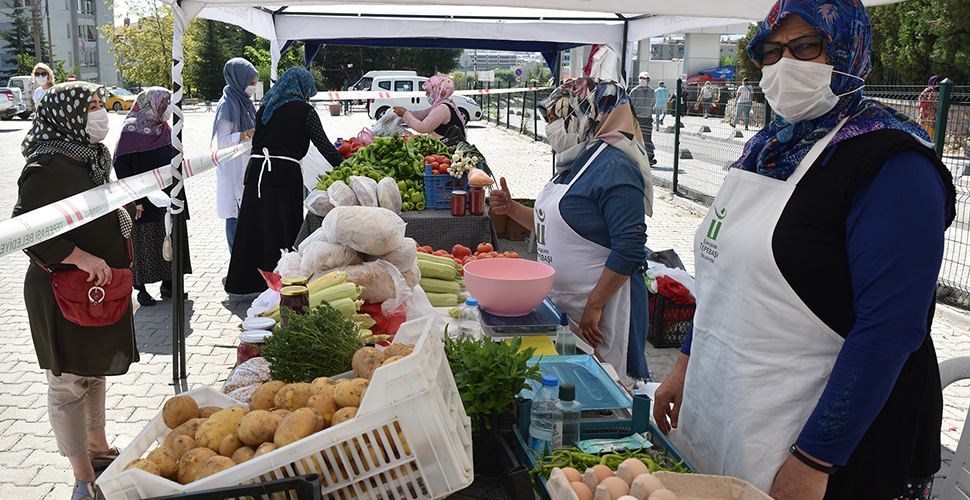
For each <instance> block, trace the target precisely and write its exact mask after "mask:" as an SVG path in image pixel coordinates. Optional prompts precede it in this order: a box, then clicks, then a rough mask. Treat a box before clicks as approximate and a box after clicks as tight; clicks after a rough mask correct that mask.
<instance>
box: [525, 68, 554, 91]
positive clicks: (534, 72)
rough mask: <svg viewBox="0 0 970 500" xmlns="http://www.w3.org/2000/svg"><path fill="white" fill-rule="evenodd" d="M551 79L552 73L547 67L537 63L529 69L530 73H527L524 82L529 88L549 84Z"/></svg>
mask: <svg viewBox="0 0 970 500" xmlns="http://www.w3.org/2000/svg"><path fill="white" fill-rule="evenodd" d="M550 78H552V71H551V70H549V68H546V67H545V65H543V64H540V63H536V64H533V65H532V67H531V68H529V71H526V73H525V79H524V80H523V81H524V82H525V83H527V84H528V85H529V86H531V87H535V86H539V85H545V84H547V83H549V79H550Z"/></svg>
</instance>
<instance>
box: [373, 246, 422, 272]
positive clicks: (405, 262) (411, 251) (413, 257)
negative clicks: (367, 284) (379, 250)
mask: <svg viewBox="0 0 970 500" xmlns="http://www.w3.org/2000/svg"><path fill="white" fill-rule="evenodd" d="M378 259H380V260H386V261H388V262H390V263H391V264H394V267H396V268H397V269H398V271H401V272H402V273H403V272H405V271H407V270H408V269H411V268H412V267H415V266H417V265H418V246H417V244H416V243H415V242H414V240H413V239H411V238H404V244H402V245H401V246H399V247H397V248H395V249H394V250H391V251H390V252H388V253H386V254H384V255H368V256H366V257H364V260H366V261H367V262H372V261H375V260H378Z"/></svg>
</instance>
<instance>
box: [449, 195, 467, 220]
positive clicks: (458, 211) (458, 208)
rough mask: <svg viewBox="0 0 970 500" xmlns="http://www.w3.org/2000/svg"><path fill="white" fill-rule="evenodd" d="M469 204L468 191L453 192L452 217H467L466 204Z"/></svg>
mask: <svg viewBox="0 0 970 500" xmlns="http://www.w3.org/2000/svg"><path fill="white" fill-rule="evenodd" d="M467 202H468V193H467V192H466V191H452V192H451V215H454V216H456V217H460V216H462V215H465V203H467Z"/></svg>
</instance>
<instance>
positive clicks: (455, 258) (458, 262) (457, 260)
mask: <svg viewBox="0 0 970 500" xmlns="http://www.w3.org/2000/svg"><path fill="white" fill-rule="evenodd" d="M452 258H453V259H454V261H455V264H458V265H459V266H462V265H464V264H465V263H464V262H462V261H461V259H459V258H458V257H452Z"/></svg>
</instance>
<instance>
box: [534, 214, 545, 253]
mask: <svg viewBox="0 0 970 500" xmlns="http://www.w3.org/2000/svg"><path fill="white" fill-rule="evenodd" d="M536 219H539V223H538V224H536V244H538V245H545V244H546V225H545V224H544V222H545V221H546V214H545V212H543V211H542V209H541V208H537V209H536Z"/></svg>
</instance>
